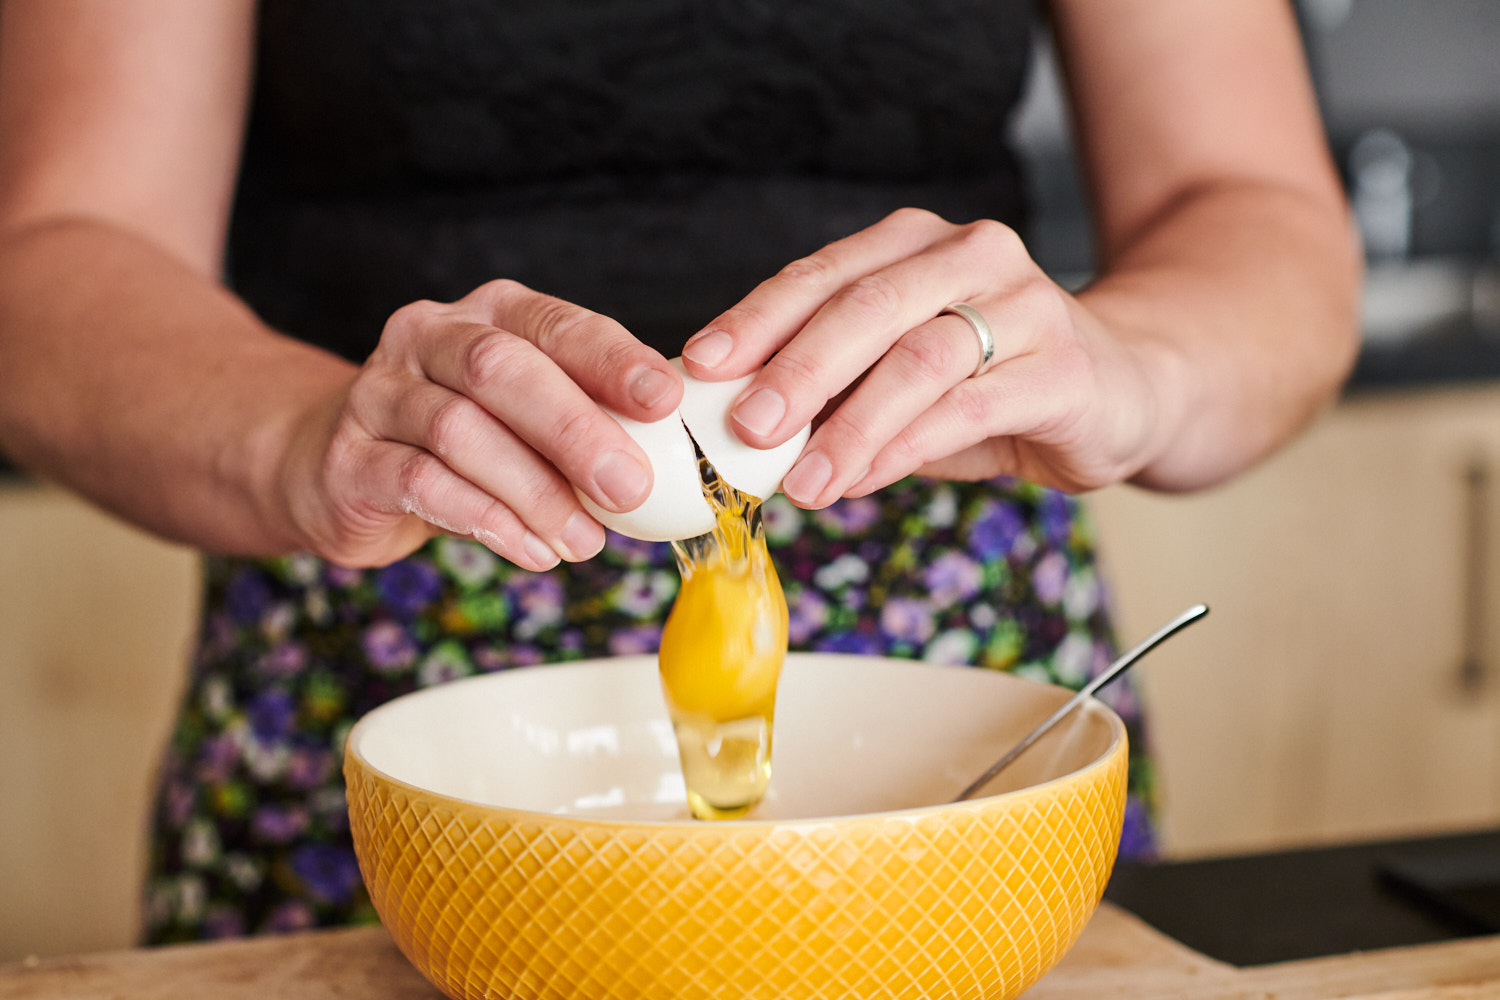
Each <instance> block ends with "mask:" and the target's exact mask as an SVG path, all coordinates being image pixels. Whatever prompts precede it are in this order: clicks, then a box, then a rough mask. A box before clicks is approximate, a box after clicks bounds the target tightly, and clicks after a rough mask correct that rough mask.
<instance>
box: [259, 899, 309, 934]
mask: <svg viewBox="0 0 1500 1000" xmlns="http://www.w3.org/2000/svg"><path fill="white" fill-rule="evenodd" d="M314 923H315V921H314V919H313V912H312V908H311V907H309V906H308V905H307V904H306V903H299V902H290V903H282V904H281V905H280V906H278V907H276V909H274V910H272V911H271V912H270V913H269V914H268V915H267V916H266V919H265V922H264V923H262V924H261V925H260V933H262V934H292V933H295V932H297V931H305V930H307V929H308V928H310V927H312V926H313V924H314Z"/></svg>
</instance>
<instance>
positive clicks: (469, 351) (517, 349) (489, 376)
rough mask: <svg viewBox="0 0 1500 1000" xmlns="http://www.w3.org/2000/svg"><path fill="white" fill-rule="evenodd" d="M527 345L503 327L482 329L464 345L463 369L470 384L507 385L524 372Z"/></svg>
mask: <svg viewBox="0 0 1500 1000" xmlns="http://www.w3.org/2000/svg"><path fill="white" fill-rule="evenodd" d="M525 355H526V345H525V344H524V343H523V342H522V341H521V340H520V338H518V337H513V336H511V335H510V334H508V333H503V332H501V331H499V330H495V331H491V332H488V333H482V334H480V335H478V336H476V337H473V338H472V339H470V341H469V343H468V344H467V345H465V347H464V354H463V359H462V362H461V364H462V367H461V369H460V370H461V371H462V373H463V378H464V384H465V385H468V386H474V387H480V386H492V385H503V384H505V383H507V382H509V381H512V380H513V379H515V378H516V377H518V376H519V375H520V374H521V369H522V368H523V366H524V363H525Z"/></svg>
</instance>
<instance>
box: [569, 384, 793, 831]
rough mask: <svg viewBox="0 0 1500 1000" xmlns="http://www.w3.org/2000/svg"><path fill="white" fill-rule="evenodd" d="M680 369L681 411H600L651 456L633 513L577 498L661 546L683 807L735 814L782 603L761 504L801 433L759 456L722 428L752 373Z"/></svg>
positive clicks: (745, 797)
mask: <svg viewBox="0 0 1500 1000" xmlns="http://www.w3.org/2000/svg"><path fill="white" fill-rule="evenodd" d="M672 363H673V364H674V365H676V366H677V368H678V370H679V371H682V373H683V381H684V391H683V398H682V404H681V405H680V406H679V407H678V409H677V410H676V411H675V412H674V413H673V414H672V415H671V416H669V417H666V418H665V419H663V420H659V421H657V422H656V423H653V424H642V423H639V422H637V421H634V420H629V419H627V418H625V417H621V416H619V415H617V414H611V415H612V416H614V417H615V419H616V420H618V421H619V422H620V425H621V426H622V427H624V428H625V430H626V432H627V433H629V434H630V435H631V437H632V438H634V439H635V441H636V442H637V443H638V444H640V446H641V448H642V450H644V451H645V452H646V455H647V456H648V457H649V458H650V460H651V466H652V472H653V473H654V475H655V482H654V484H653V486H652V490H651V494H650V496H648V497H647V498H646V500H645V502H644V503H642V504H641V505H640V506H639V507H637V508H636V509H635V510H632V511H627V512H626V513H624V514H614V513H611V512H609V511H606V510H603V509H602V508H600V507H598V506H597V505H596V504H594V503H593V502H592V501H590V500H589V499H588V498H587V497H585V496H583V494H581V493H580V494H579V496H580V498H581V499H582V500H583V503H584V505H585V506H586V507H587V508H588V510H589V512H590V513H592V514H593V515H594V516H595V517H597V518H598V519H599V520H600V522H602V523H603V524H604V525H606V526H607V527H610V528H613V529H614V530H616V531H619V532H621V533H622V534H626V535H630V536H632V537H634V538H640V539H645V540H647V541H670V542H671V543H672V549H673V551H674V552H675V553H676V555H677V566H678V569H679V570H680V571H681V573H682V587H681V589H679V590H678V592H677V599H676V601H675V602H674V604H673V606H672V612H671V614H670V615H668V617H667V622H666V625H665V627H664V628H663V630H662V638H661V651H660V654H659V656H658V663H659V666H660V674H661V684H662V693H663V695H664V696H665V699H666V703H667V711H668V714H669V715H670V716H671V719H672V727H673V730H674V731H675V733H676V736H677V749H678V755H679V758H680V759H681V762H682V772H683V780H684V783H685V784H686V786H687V797H688V805H689V807H690V808H691V809H692V811H693V815H695V816H697V817H698V818H700V819H730V818H733V817H736V816H741V815H744V814H745V813H746V812H747V811H749V810H750V809H751V808H752V807H753V806H754V805H755V804H756V803H757V802H759V801H760V800H761V798H762V797H763V796H764V795H765V792H766V787H767V785H768V784H769V783H770V780H771V735H772V727H773V722H774V719H775V713H776V684H777V681H778V679H779V678H780V676H781V665H782V662H783V661H784V660H785V658H786V645H787V608H786V598H785V596H783V594H782V590H781V581H780V580H779V579H778V578H777V576H776V569H775V567H774V566H773V565H772V564H771V556H770V553H769V552H768V551H767V549H766V540H765V531H764V529H763V527H762V523H761V517H760V505H761V502H762V501H763V500H765V499H766V498H767V497H769V496H771V495H772V494H774V493H776V492H777V491H778V490H779V489H780V488H781V480H782V478H783V477H784V476H785V475H786V474H787V472H788V471H790V469H791V467H792V463H794V462H795V461H796V460H797V456H798V455H799V454H800V453H801V451H802V448H803V446H804V445H805V444H806V443H807V438H808V435H809V433H810V428H807V427H804V428H803V429H802V430H801V431H799V432H798V433H797V434H796V435H794V436H793V437H792V438H791V439H790V440H788V441H786V442H785V443H783V444H781V445H779V446H777V447H775V448H769V449H759V448H752V447H751V446H750V445H747V444H745V443H744V442H743V441H741V440H740V439H739V437H738V436H736V435H735V433H734V430H733V429H732V428H731V427H730V426H729V407H730V405H731V404H732V403H733V402H734V400H735V399H736V398H737V397H738V396H739V394H740V392H742V391H743V390H744V388H745V386H747V385H749V383H750V381H751V379H752V378H753V376H746V377H745V378H742V379H736V380H735V381H732V382H701V381H699V380H698V379H695V378H693V377H692V376H691V375H689V374H687V372H686V371H685V370H684V369H683V368H682V363H681V361H673V362H672Z"/></svg>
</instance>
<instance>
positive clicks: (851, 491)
mask: <svg viewBox="0 0 1500 1000" xmlns="http://www.w3.org/2000/svg"><path fill="white" fill-rule="evenodd" d="M871 468H873V465H867V466H865V471H863V472H861V473H860V474H859V476H858V478H856V479H855V480H854V482H852V483H850V484H849V486H848V488H847V489H845V490H844V496H846V497H850V496H854V492H855V491H856V490H858V489H859V484H860V483H862V482H864V481H865V480H866V479H869V478H870V469H871Z"/></svg>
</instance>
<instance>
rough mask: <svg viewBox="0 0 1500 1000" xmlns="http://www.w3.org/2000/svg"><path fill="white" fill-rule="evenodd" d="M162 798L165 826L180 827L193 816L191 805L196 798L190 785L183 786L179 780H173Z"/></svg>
mask: <svg viewBox="0 0 1500 1000" xmlns="http://www.w3.org/2000/svg"><path fill="white" fill-rule="evenodd" d="M162 798H163V802H162V805H163V809H164V811H165V813H166V820H167V825H168V826H171V827H181V826H183V825H184V824H186V823H187V821H188V817H189V816H191V815H192V814H193V805H194V804H195V803H196V801H197V799H198V796H197V793H196V792H195V791H194V789H193V786H192V785H185V784H182V783H181V782H180V780H179V779H177V778H174V779H173V780H172V781H171V782H170V783H169V784H168V785H167V787H166V794H165V795H164V796H163V797H162Z"/></svg>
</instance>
